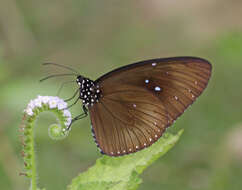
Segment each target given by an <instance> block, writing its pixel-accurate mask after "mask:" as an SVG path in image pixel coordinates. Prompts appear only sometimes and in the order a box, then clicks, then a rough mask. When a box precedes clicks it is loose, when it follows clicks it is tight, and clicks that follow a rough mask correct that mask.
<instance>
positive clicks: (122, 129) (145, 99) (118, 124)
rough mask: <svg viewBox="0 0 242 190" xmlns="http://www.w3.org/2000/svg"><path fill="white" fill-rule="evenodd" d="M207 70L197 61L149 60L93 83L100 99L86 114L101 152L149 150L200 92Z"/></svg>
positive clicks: (106, 75)
mask: <svg viewBox="0 0 242 190" xmlns="http://www.w3.org/2000/svg"><path fill="white" fill-rule="evenodd" d="M211 69H212V68H211V65H210V63H209V62H208V61H206V60H204V59H200V58H194V57H176V58H165V59H153V60H147V61H143V62H138V63H134V64H131V65H128V66H124V67H121V68H119V69H116V70H114V71H111V72H110V73H107V74H105V75H103V76H102V77H100V78H99V79H97V80H96V81H95V83H96V84H97V85H99V87H100V90H101V97H100V99H99V102H98V103H95V104H94V105H93V106H89V111H90V116H91V122H92V130H93V135H94V138H95V140H96V143H97V145H98V146H99V147H100V149H101V151H102V152H103V153H104V154H107V155H110V156H120V155H124V154H128V153H133V152H136V151H138V150H141V149H143V148H145V147H148V146H150V145H152V144H153V143H154V142H156V141H157V140H158V139H159V137H161V136H162V134H163V133H164V131H165V129H166V128H167V127H168V126H170V125H171V124H172V123H173V122H174V120H176V119H177V118H178V117H179V116H180V115H181V114H182V113H183V112H184V111H185V109H186V108H187V107H188V106H189V105H191V104H192V103H193V102H194V101H195V99H196V98H197V97H198V96H199V95H200V94H201V93H202V92H203V90H204V89H205V88H206V86H207V83H208V80H209V78H210V75H211Z"/></svg>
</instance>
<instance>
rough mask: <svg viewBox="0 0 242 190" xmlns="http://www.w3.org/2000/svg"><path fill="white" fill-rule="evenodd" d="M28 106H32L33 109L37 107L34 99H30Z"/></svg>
mask: <svg viewBox="0 0 242 190" xmlns="http://www.w3.org/2000/svg"><path fill="white" fill-rule="evenodd" d="M27 107H28V108H31V109H34V108H35V103H34V100H30V102H29V104H28V106H27Z"/></svg>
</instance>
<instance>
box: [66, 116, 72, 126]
mask: <svg viewBox="0 0 242 190" xmlns="http://www.w3.org/2000/svg"><path fill="white" fill-rule="evenodd" d="M70 124H71V118H67V120H66V122H65V126H67V127H68V126H69V125H70Z"/></svg>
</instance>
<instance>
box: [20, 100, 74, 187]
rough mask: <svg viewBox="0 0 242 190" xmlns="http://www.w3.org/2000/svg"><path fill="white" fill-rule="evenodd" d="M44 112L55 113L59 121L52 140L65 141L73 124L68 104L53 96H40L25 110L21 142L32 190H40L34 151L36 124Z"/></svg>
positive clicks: (52, 127) (51, 128) (52, 129)
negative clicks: (69, 127)
mask: <svg viewBox="0 0 242 190" xmlns="http://www.w3.org/2000/svg"><path fill="white" fill-rule="evenodd" d="M44 111H51V112H52V113H54V114H55V115H56V117H57V119H58V121H59V124H52V125H51V126H50V127H49V129H48V133H49V136H50V138H52V139H54V140H61V139H64V138H65V137H66V136H67V135H68V133H69V131H70V129H69V130H66V129H67V127H68V126H69V125H70V123H71V113H70V111H69V110H67V103H66V102H64V100H62V99H60V98H58V97H53V96H38V97H37V98H36V99H34V100H31V101H30V102H29V104H28V106H27V108H26V109H25V110H24V117H23V120H22V121H23V122H22V125H21V126H20V132H21V133H22V136H21V142H22V145H23V150H22V153H21V154H22V156H23V158H24V168H25V170H26V171H25V173H20V175H25V176H27V177H29V178H31V187H30V189H31V190H38V188H37V180H36V178H37V172H36V164H35V151H34V134H33V129H34V123H35V120H36V119H37V118H38V115H39V114H40V113H41V112H44Z"/></svg>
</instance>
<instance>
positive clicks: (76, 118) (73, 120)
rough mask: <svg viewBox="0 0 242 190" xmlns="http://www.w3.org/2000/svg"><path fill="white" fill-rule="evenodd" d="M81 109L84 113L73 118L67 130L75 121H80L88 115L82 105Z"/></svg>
mask: <svg viewBox="0 0 242 190" xmlns="http://www.w3.org/2000/svg"><path fill="white" fill-rule="evenodd" d="M82 109H83V111H84V113H82V114H80V115H78V116H76V117H74V118H73V119H72V120H71V124H70V125H69V126H68V127H67V130H69V129H70V127H71V125H72V124H73V123H74V122H75V121H77V120H80V119H83V118H85V117H86V116H87V115H88V110H87V108H86V107H85V106H84V105H83V106H82Z"/></svg>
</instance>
